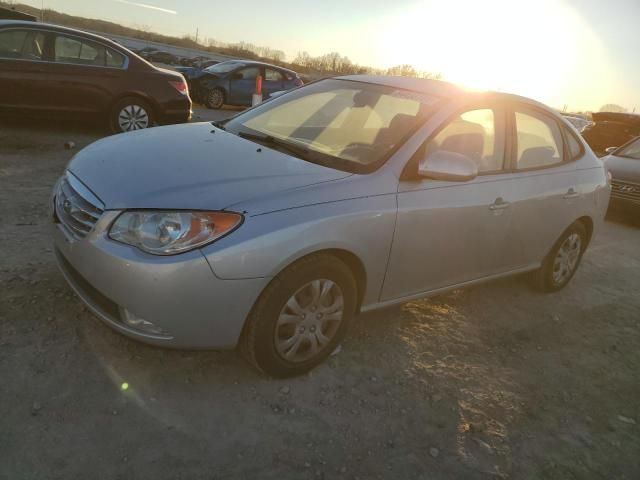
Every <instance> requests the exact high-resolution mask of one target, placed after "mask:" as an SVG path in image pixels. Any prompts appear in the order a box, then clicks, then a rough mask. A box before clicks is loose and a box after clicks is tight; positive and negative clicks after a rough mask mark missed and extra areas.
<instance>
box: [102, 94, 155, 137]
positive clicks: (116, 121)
mask: <svg viewBox="0 0 640 480" xmlns="http://www.w3.org/2000/svg"><path fill="white" fill-rule="evenodd" d="M154 120H155V118H154V115H153V109H152V108H151V105H149V103H148V102H145V101H144V100H142V99H141V98H137V97H126V98H123V99H121V100H118V101H117V102H116V104H115V105H114V106H113V108H112V109H111V114H110V115H109V128H110V130H111V131H112V132H113V133H123V132H131V131H134V130H142V129H145V128H149V127H151V126H153V123H154Z"/></svg>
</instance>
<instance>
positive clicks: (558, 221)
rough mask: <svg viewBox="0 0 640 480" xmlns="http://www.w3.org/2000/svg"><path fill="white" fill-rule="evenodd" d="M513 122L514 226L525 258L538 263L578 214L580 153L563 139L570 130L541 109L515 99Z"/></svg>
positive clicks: (512, 114)
mask: <svg viewBox="0 0 640 480" xmlns="http://www.w3.org/2000/svg"><path fill="white" fill-rule="evenodd" d="M511 124H512V128H513V135H514V138H515V142H514V146H513V150H512V165H511V168H512V170H513V171H514V180H513V182H514V198H513V203H512V207H513V222H514V230H515V233H516V235H517V238H518V243H519V244H520V245H521V251H522V253H523V255H524V259H525V262H526V263H527V264H535V263H538V262H540V261H542V259H543V258H544V256H545V255H546V254H547V252H549V250H550V249H551V247H552V246H553V244H554V243H555V241H556V240H557V239H558V238H559V237H560V235H561V234H562V232H563V231H564V230H565V229H566V228H567V227H569V225H571V224H572V223H573V222H574V221H575V220H576V219H577V218H578V216H579V214H578V211H579V210H578V207H579V205H580V202H581V200H580V196H581V193H580V191H579V188H578V185H577V183H578V174H577V171H576V162H575V161H574V160H575V156H576V153H575V152H572V151H571V149H570V148H569V147H568V146H567V145H566V144H565V138H566V135H572V133H571V132H568V130H566V127H564V125H562V124H561V123H560V122H559V121H558V120H557V119H556V118H554V117H553V116H551V115H550V114H548V113H546V112H545V111H543V110H538V109H535V108H533V107H531V106H529V105H516V106H515V108H514V111H513V112H512V113H511ZM574 143H575V142H574Z"/></svg>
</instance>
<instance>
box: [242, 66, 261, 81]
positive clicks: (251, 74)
mask: <svg viewBox="0 0 640 480" xmlns="http://www.w3.org/2000/svg"><path fill="white" fill-rule="evenodd" d="M238 73H239V74H240V75H242V78H239V80H255V79H256V78H257V77H258V75H260V69H259V68H258V67H249V68H244V69H242V70H240V71H238Z"/></svg>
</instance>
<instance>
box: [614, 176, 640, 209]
mask: <svg viewBox="0 0 640 480" xmlns="http://www.w3.org/2000/svg"><path fill="white" fill-rule="evenodd" d="M611 196H612V197H614V198H620V199H623V200H629V201H632V202H637V203H640V184H638V183H633V182H624V181H622V180H615V179H614V180H612V181H611Z"/></svg>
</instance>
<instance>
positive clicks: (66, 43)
mask: <svg viewBox="0 0 640 480" xmlns="http://www.w3.org/2000/svg"><path fill="white" fill-rule="evenodd" d="M54 48H55V60H56V62H60V63H73V64H77V65H94V66H104V65H105V48H104V47H103V46H102V45H99V44H97V43H93V42H88V41H85V40H80V39H77V38H72V37H65V36H63V35H58V36H57V37H56V41H55V44H54Z"/></svg>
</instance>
